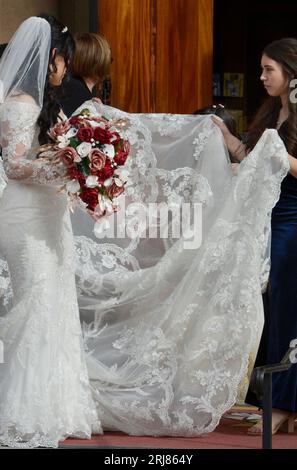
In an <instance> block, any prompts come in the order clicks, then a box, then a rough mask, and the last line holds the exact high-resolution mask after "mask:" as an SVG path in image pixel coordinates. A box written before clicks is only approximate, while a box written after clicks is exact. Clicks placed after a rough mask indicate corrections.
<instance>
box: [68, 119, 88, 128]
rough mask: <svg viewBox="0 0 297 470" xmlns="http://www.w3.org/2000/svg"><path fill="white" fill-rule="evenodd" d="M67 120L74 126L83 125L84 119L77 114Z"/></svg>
mask: <svg viewBox="0 0 297 470" xmlns="http://www.w3.org/2000/svg"><path fill="white" fill-rule="evenodd" d="M69 122H70V124H71V125H72V126H75V127H79V126H81V125H84V120H83V119H82V118H80V117H78V116H73V117H72V118H70V119H69Z"/></svg>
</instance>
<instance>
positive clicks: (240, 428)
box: [60, 408, 297, 449]
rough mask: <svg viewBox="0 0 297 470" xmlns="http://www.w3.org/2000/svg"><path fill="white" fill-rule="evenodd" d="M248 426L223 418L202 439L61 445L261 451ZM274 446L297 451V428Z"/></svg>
mask: <svg viewBox="0 0 297 470" xmlns="http://www.w3.org/2000/svg"><path fill="white" fill-rule="evenodd" d="M250 409H251V408H249V410H250ZM241 410H242V408H241V409H240V411H241ZM254 410H255V409H253V412H254ZM233 411H234V409H233V410H231V412H233ZM236 411H238V408H236ZM249 425H250V424H249V423H247V422H243V421H239V420H235V419H227V418H222V420H221V423H220V424H219V426H218V427H217V428H216V429H215V431H213V432H212V433H210V434H205V435H203V436H201V437H193V438H188V437H147V436H128V435H126V434H123V433H120V432H106V433H104V434H103V435H95V436H93V437H92V439H90V440H79V439H67V440H66V441H63V442H61V443H60V444H61V445H62V446H63V448H65V447H69V448H71V447H72V446H86V447H90V446H92V447H97V448H100V447H105V448H106V447H121V448H130V449H131V448H150V449H154V448H162V449H261V448H262V437H261V436H249V435H247V434H246V429H247V428H248V426H249ZM272 447H273V448H274V449H297V425H296V427H295V433H294V434H284V433H278V434H276V435H275V436H273V437H272Z"/></svg>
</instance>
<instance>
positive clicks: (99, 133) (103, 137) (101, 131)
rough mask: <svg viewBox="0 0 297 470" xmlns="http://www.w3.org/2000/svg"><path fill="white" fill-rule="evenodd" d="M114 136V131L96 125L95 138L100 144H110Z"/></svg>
mask: <svg viewBox="0 0 297 470" xmlns="http://www.w3.org/2000/svg"><path fill="white" fill-rule="evenodd" d="M112 137H113V133H112V132H110V131H109V130H108V129H106V128H105V127H96V129H95V130H94V139H95V141H96V142H100V144H110V143H111V140H112Z"/></svg>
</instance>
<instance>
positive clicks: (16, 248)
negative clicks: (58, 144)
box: [0, 103, 288, 446]
mask: <svg viewBox="0 0 297 470" xmlns="http://www.w3.org/2000/svg"><path fill="white" fill-rule="evenodd" d="M88 105H89V106H92V103H88ZM84 106H86V105H84ZM84 106H83V107H84ZM93 107H94V109H93V110H94V112H98V109H97V108H98V107H97V106H96V104H93ZM99 111H100V112H101V113H102V112H103V113H104V114H105V115H108V116H109V117H110V118H115V119H122V122H123V127H122V132H123V133H124V135H125V137H127V138H128V139H129V140H130V142H131V144H132V155H131V157H130V158H129V162H128V164H127V166H128V167H129V171H130V182H129V183H128V184H127V187H126V191H125V196H121V198H120V199H121V200H120V205H121V209H120V211H119V212H118V213H117V214H115V215H114V217H113V218H111V228H110V229H109V230H108V231H107V236H106V238H104V237H103V236H102V237H101V239H98V238H97V237H95V236H94V233H93V225H94V221H93V220H92V219H91V218H90V217H89V216H88V215H87V214H85V213H83V212H81V211H80V210H77V211H76V212H75V213H74V214H73V216H72V228H73V231H74V235H75V236H74V242H75V243H74V246H75V250H73V238H72V232H71V226H70V222H69V214H68V210H67V208H66V201H65V197H64V195H63V194H59V193H58V192H57V188H58V186H59V184H61V181H60V180H59V178H58V177H57V175H52V174H51V170H50V165H49V164H46V163H44V162H41V163H40V168H39V169H37V170H35V172H34V174H33V173H32V169H31V170H28V168H30V155H29V154H28V155H27V157H26V160H24V155H23V154H22V156H21V157H20V148H22V147H24V148H25V147H26V149H29V148H30V147H31V145H32V140H33V133H34V131H35V126H36V124H35V122H36V113H35V114H34V109H33V108H32V106H28V105H24V104H23V105H21V104H15V105H14V106H12V107H7V109H6V110H5V111H4V115H2V116H1V125H2V135H4V136H5V138H4V142H2V146H3V157H4V164H5V170H6V174H7V176H8V177H9V178H14V177H15V173H14V172H16V175H19V177H22V174H23V172H27V171H28V172H29V176H28V175H27V178H26V180H14V181H13V180H12V179H9V182H8V184H7V187H6V188H5V189H4V193H3V197H2V199H1V201H0V223H1V234H0V249H1V254H2V256H3V259H2V260H1V264H0V270H1V271H0V282H1V284H0V285H1V289H2V310H1V311H2V313H3V316H2V317H1V320H0V321H1V323H0V325H1V339H2V341H3V343H4V361H5V362H4V364H0V410H1V417H0V442H4V443H7V444H10V445H17V443H18V441H19V440H22V441H28V440H29V445H53V446H54V445H57V442H58V440H59V439H63V438H64V437H65V436H68V435H80V436H81V437H89V435H90V432H91V428H93V432H101V430H100V426H102V428H103V429H108V430H112V429H117V430H121V431H123V432H126V433H129V434H134V435H137V434H138V435H142V434H145V435H181V436H195V435H199V434H202V433H207V432H211V431H212V430H213V429H214V428H215V427H216V426H217V424H218V422H219V420H220V417H221V416H222V414H223V413H224V412H225V411H226V410H227V409H229V408H230V407H231V406H232V405H233V404H234V402H235V400H236V397H237V395H238V391H239V390H240V388H241V386H242V384H243V388H244V387H245V386H246V385H247V384H246V383H244V381H246V378H247V375H248V369H249V366H251V365H252V363H253V357H254V356H253V355H254V353H255V352H256V350H257V347H258V342H259V339H260V335H261V331H262V326H263V307H262V299H261V289H263V288H264V287H265V282H266V281H267V274H268V271H269V234H270V213H271V210H272V208H273V206H274V205H275V203H276V201H277V199H278V197H279V192H280V183H281V180H282V179H283V177H284V176H285V174H286V173H287V171H288V161H287V153H286V150H285V148H284V146H283V144H282V142H281V140H280V139H279V137H278V135H277V132H276V131H273V130H267V131H266V132H265V133H264V135H263V136H262V138H261V139H260V141H259V142H258V144H257V146H256V147H255V149H254V150H253V152H251V153H250V155H249V156H248V157H247V158H246V159H245V160H244V162H243V163H242V164H241V165H240V169H239V171H238V174H237V176H233V175H232V171H231V166H230V162H229V160H228V156H227V153H226V149H225V147H224V143H223V140H222V136H221V134H220V131H219V130H218V129H217V127H216V126H215V125H214V124H213V123H212V121H211V119H210V117H209V116H207V117H202V116H185V115H183V116H182V115H175V116H172V115H162V114H160V115H131V114H126V113H124V112H121V111H119V110H117V109H114V108H109V107H104V108H103V109H102V108H101V109H100V110H99ZM14 113H17V116H15V115H14ZM16 117H17V119H16ZM15 122H18V123H19V124H18V126H17V128H14V127H13V123H15ZM7 123H9V124H7ZM5 126H7V132H6V133H5V132H4V131H3V129H4V127H5ZM31 153H32V156H33V155H34V152H31ZM19 157H20V158H19ZM32 158H33V157H32ZM30 171H31V173H32V174H31V175H30ZM10 172H12V173H10ZM157 204H159V205H161V206H158V207H159V208H160V207H162V204H163V207H170V208H171V210H172V211H173V212H174V211H175V214H177V215H175V216H173V215H172V213H173V212H171V216H170V215H169V216H168V233H166V227H165V228H164V225H163V222H162V217H161V216H160V213H157V214H156V213H154V215H153V217H152V218H151V219H150V223H147V224H146V223H145V220H146V217H145V216H147V214H148V207H153V208H155V207H156V205H157ZM199 207H200V208H202V211H201V213H200V212H199ZM181 209H184V211H185V213H183V212H180V211H181ZM187 211H188V212H187ZM143 214H144V215H145V216H144V215H143ZM184 214H185V215H184ZM199 214H200V215H201V217H200V216H199ZM184 218H185V219H187V220H190V222H189V223H188V225H187V224H185V225H186V229H187V230H181V231H180V233H179V234H177V230H176V227H177V226H178V225H179V224H180V225H181V226H182V224H181V222H182V221H183V220H184ZM128 228H129V230H128ZM153 228H154V229H155V230H156V233H157V236H155V237H152V236H149V235H150V233H149V231H150V230H152V229H153ZM200 235H201V237H200ZM7 262H8V263H7ZM74 270H75V275H76V278H75V279H76V286H75V283H74V277H73V276H74ZM77 299H78V305H79V310H80V319H81V324H82V329H83V339H84V352H83V347H82V343H81V332H80V325H79V316H78V315H79V313H78V308H77ZM6 312H8V313H6ZM85 360H86V365H87V370H88V374H87V370H86V366H85ZM91 395H92V396H91ZM95 408H96V410H95ZM30 439H31V440H30ZM20 445H28V443H22V444H20Z"/></svg>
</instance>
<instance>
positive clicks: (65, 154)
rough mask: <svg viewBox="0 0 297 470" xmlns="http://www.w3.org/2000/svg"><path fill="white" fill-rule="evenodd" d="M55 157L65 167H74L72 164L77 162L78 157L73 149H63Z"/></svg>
mask: <svg viewBox="0 0 297 470" xmlns="http://www.w3.org/2000/svg"><path fill="white" fill-rule="evenodd" d="M57 156H58V157H60V159H61V160H62V162H63V163H64V165H65V166H66V167H70V166H73V165H74V162H75V161H77V160H78V158H79V157H78V155H77V153H76V151H75V149H74V148H72V147H65V148H63V149H61V150H59V151H58V152H57Z"/></svg>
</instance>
